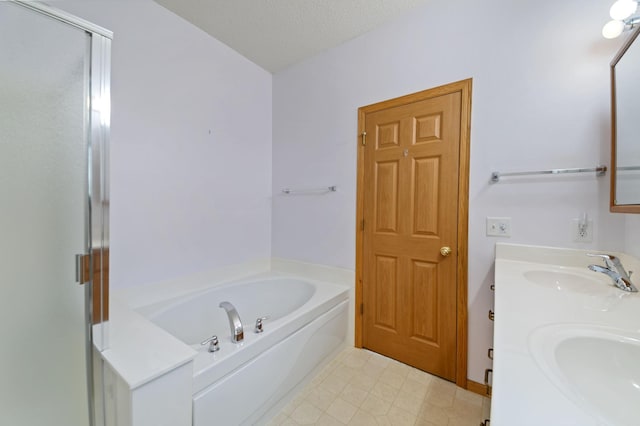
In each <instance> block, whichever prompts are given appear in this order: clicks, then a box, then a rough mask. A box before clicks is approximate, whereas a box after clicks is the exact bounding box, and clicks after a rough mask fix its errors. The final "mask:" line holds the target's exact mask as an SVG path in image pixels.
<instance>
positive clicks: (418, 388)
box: [400, 377, 429, 398]
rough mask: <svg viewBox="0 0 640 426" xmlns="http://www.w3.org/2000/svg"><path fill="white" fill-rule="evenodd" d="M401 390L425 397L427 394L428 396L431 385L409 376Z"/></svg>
mask: <svg viewBox="0 0 640 426" xmlns="http://www.w3.org/2000/svg"><path fill="white" fill-rule="evenodd" d="M400 390H401V391H403V392H410V393H412V394H414V395H419V396H420V397H421V398H424V397H425V396H427V391H428V390H429V385H427V384H424V383H420V382H418V381H416V380H413V379H411V378H409V377H407V380H405V381H404V383H402V387H401V388H400Z"/></svg>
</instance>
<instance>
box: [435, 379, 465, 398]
mask: <svg viewBox="0 0 640 426" xmlns="http://www.w3.org/2000/svg"><path fill="white" fill-rule="evenodd" d="M456 389H458V387H457V386H456V385H455V383H451V382H447V381H446V380H442V379H441V378H439V377H434V378H433V379H432V380H431V383H429V390H433V391H435V392H438V393H443V394H447V395H452V396H453V395H455V393H456Z"/></svg>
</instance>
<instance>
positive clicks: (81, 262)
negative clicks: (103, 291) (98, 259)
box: [76, 254, 91, 285]
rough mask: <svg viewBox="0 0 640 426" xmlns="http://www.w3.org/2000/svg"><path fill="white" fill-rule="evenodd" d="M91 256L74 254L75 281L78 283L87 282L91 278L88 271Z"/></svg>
mask: <svg viewBox="0 0 640 426" xmlns="http://www.w3.org/2000/svg"><path fill="white" fill-rule="evenodd" d="M90 265H91V256H90V255H88V254H76V282H77V283H78V284H80V285H82V284H86V283H88V282H89V281H90V280H91V279H90V277H89V275H90V274H89V271H90V270H91V268H90Z"/></svg>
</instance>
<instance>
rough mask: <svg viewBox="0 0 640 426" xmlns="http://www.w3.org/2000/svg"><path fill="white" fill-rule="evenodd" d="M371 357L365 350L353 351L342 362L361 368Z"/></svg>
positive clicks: (348, 365)
mask: <svg viewBox="0 0 640 426" xmlns="http://www.w3.org/2000/svg"><path fill="white" fill-rule="evenodd" d="M369 357H370V355H369V354H368V353H367V352H365V351H357V352H352V353H350V354H349V355H347V356H346V357H345V358H344V359H343V360H342V364H344V365H345V366H347V367H351V368H361V367H363V366H364V365H365V364H366V363H367V361H368V360H369Z"/></svg>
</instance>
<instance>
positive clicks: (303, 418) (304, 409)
mask: <svg viewBox="0 0 640 426" xmlns="http://www.w3.org/2000/svg"><path fill="white" fill-rule="evenodd" d="M321 415H322V410H320V409H319V408H317V407H315V406H313V405H311V404H310V403H309V402H303V403H302V404H300V405H298V407H296V409H295V410H293V413H291V415H290V416H289V417H290V418H291V419H292V420H294V421H295V422H296V423H298V424H301V425H312V424H314V423H315V422H317V421H318V419H319V418H320V416H321Z"/></svg>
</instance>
